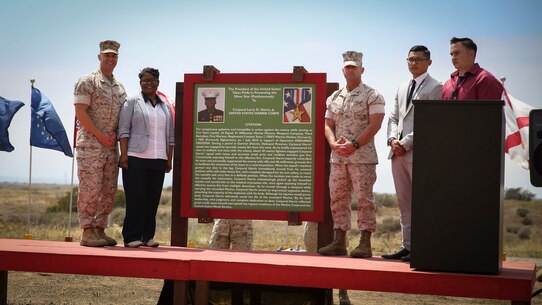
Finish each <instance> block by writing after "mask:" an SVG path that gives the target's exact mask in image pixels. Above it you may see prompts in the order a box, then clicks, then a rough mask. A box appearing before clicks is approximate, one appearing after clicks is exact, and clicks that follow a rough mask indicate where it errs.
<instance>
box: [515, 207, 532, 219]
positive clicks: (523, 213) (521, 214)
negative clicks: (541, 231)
mask: <svg viewBox="0 0 542 305" xmlns="http://www.w3.org/2000/svg"><path fill="white" fill-rule="evenodd" d="M516 214H517V215H518V216H519V217H522V218H523V217H525V216H527V214H529V210H528V209H524V208H518V209H517V210H516Z"/></svg>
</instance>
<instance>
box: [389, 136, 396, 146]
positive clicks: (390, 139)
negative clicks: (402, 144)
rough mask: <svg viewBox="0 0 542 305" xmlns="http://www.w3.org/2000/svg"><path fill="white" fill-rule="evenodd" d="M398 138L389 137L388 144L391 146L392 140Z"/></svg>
mask: <svg viewBox="0 0 542 305" xmlns="http://www.w3.org/2000/svg"><path fill="white" fill-rule="evenodd" d="M393 140H396V139H395V138H394V137H391V138H389V139H388V146H391V141H393Z"/></svg>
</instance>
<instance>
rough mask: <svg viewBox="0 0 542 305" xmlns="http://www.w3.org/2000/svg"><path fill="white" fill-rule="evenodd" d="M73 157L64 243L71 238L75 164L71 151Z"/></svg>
mask: <svg viewBox="0 0 542 305" xmlns="http://www.w3.org/2000/svg"><path fill="white" fill-rule="evenodd" d="M73 153H74V156H73V157H72V180H71V183H70V210H69V213H68V233H67V234H66V237H64V241H67V242H72V241H73V237H72V236H71V232H70V231H71V226H72V206H73V168H74V163H75V150H74V151H73Z"/></svg>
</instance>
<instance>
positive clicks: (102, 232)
mask: <svg viewBox="0 0 542 305" xmlns="http://www.w3.org/2000/svg"><path fill="white" fill-rule="evenodd" d="M94 233H96V235H97V236H98V237H99V238H101V239H103V240H105V241H106V242H107V245H108V246H115V245H117V241H116V240H114V239H113V238H111V237H109V236H107V235H106V234H105V230H104V228H100V227H96V228H94Z"/></svg>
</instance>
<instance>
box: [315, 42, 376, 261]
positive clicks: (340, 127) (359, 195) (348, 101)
mask: <svg viewBox="0 0 542 305" xmlns="http://www.w3.org/2000/svg"><path fill="white" fill-rule="evenodd" d="M362 56H363V54H362V53H360V52H355V51H348V52H345V53H344V54H343V60H344V65H343V74H344V76H345V79H346V83H347V84H346V87H344V88H341V89H339V90H337V91H335V92H334V93H333V94H332V95H331V96H330V97H329V98H328V99H327V101H326V106H327V110H326V115H325V116H326V125H325V135H326V139H327V141H328V144H329V145H330V147H331V150H332V152H331V157H330V163H331V165H330V174H329V190H330V197H331V204H330V206H331V214H332V216H333V223H334V225H333V228H334V230H335V240H334V241H333V242H332V243H331V244H329V245H328V246H325V247H323V248H320V249H319V250H318V253H320V254H323V255H346V254H347V250H346V243H345V238H346V232H347V231H349V230H350V228H351V225H350V222H351V218H350V217H351V210H350V206H351V201H352V194H354V195H355V198H356V201H357V203H358V219H357V224H358V228H359V230H360V232H361V238H360V244H359V246H358V247H356V248H355V249H354V250H352V252H351V253H350V256H352V257H363V258H367V257H372V250H371V234H372V233H373V232H374V231H375V230H376V205H375V203H374V196H373V185H374V183H375V181H376V164H377V163H378V157H377V154H376V149H375V145H374V136H375V135H376V133H377V132H378V130H380V127H381V125H382V119H383V118H384V98H383V97H382V95H380V94H379V93H378V92H377V91H376V90H375V89H373V88H371V87H369V86H367V85H366V84H364V83H363V82H362V81H361V74H363V72H364V68H363V67H362V64H361V59H362Z"/></svg>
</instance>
